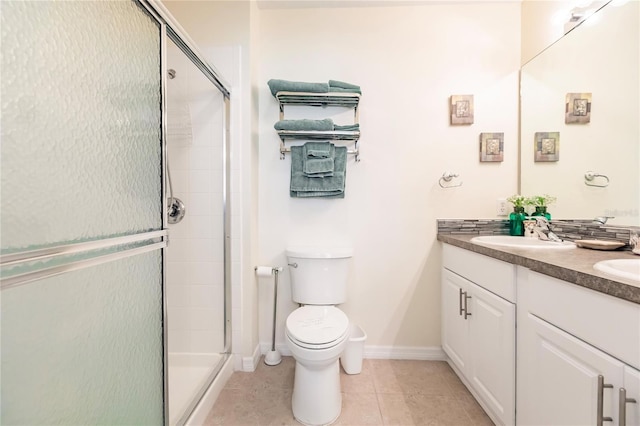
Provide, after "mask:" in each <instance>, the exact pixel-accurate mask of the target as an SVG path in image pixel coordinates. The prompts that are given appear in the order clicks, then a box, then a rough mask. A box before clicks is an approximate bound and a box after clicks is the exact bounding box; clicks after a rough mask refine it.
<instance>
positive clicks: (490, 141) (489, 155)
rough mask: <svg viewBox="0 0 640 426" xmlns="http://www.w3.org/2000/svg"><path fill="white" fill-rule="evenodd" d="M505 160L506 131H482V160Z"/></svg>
mask: <svg viewBox="0 0 640 426" xmlns="http://www.w3.org/2000/svg"><path fill="white" fill-rule="evenodd" d="M502 160H504V133H480V161H481V162H485V161H487V162H490V161H502Z"/></svg>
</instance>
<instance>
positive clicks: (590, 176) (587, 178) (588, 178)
mask: <svg viewBox="0 0 640 426" xmlns="http://www.w3.org/2000/svg"><path fill="white" fill-rule="evenodd" d="M596 178H603V179H604V182H602V183H596V182H593V181H594V180H595V179H596ZM584 184H585V185H587V186H596V187H598V188H606V187H607V186H609V177H608V176H605V175H601V174H599V173H596V172H592V171H588V172H586V173H585V174H584Z"/></svg>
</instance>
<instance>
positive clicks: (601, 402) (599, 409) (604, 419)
mask: <svg viewBox="0 0 640 426" xmlns="http://www.w3.org/2000/svg"><path fill="white" fill-rule="evenodd" d="M605 389H613V385H610V384H607V383H605V382H604V376H603V375H602V374H600V375H599V376H598V405H597V407H596V409H597V419H596V425H597V426H602V423H603V422H612V421H613V419H612V418H611V417H604V390H605Z"/></svg>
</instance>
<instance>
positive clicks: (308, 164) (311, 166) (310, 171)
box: [302, 158, 334, 179]
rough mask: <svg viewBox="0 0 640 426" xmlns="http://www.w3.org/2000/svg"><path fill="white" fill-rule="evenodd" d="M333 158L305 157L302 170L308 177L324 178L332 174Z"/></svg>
mask: <svg viewBox="0 0 640 426" xmlns="http://www.w3.org/2000/svg"><path fill="white" fill-rule="evenodd" d="M333 168H334V161H333V158H307V159H306V160H304V165H303V166H302V172H303V173H304V175H305V176H306V177H310V178H321V179H322V178H326V177H330V176H333Z"/></svg>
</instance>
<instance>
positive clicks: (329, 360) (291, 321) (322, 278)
mask: <svg viewBox="0 0 640 426" xmlns="http://www.w3.org/2000/svg"><path fill="white" fill-rule="evenodd" d="M352 255H353V252H352V250H351V249H344V248H340V249H318V248H306V247H305V248H295V249H294V248H292V249H288V250H287V260H288V263H289V272H290V274H291V296H292V299H293V301H294V302H296V303H299V304H301V305H303V306H302V307H300V308H298V309H296V310H295V311H293V312H292V313H291V314H290V315H289V316H288V317H287V323H286V332H285V334H286V340H287V346H288V347H289V349H290V350H291V353H292V354H293V357H294V358H295V360H296V367H295V380H294V385H293V396H292V398H291V405H292V409H293V415H294V417H295V418H296V420H298V421H299V422H300V423H302V424H305V425H314V426H315V425H328V424H331V423H333V422H334V421H335V420H336V419H337V418H338V416H339V415H340V410H341V409H342V394H341V393H340V366H339V362H338V359H339V358H340V355H341V354H342V352H343V351H344V349H345V347H346V345H347V342H348V341H349V331H350V328H349V318H348V317H347V316H346V315H345V313H344V312H342V311H341V310H340V309H338V308H337V307H335V306H334V305H337V304H340V303H344V302H345V301H346V298H347V279H348V275H349V266H350V258H351V256H352Z"/></svg>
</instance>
